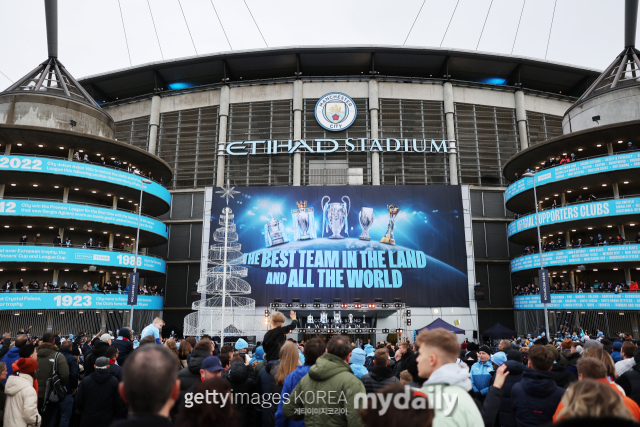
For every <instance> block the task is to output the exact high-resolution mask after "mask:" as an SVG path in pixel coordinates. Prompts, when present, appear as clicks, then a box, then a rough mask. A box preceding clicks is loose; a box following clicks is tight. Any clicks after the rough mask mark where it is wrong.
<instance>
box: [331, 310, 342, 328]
mask: <svg viewBox="0 0 640 427" xmlns="http://www.w3.org/2000/svg"><path fill="white" fill-rule="evenodd" d="M333 323H335V324H338V325H339V324H340V323H342V316H341V315H340V312H339V311H334V312H333Z"/></svg>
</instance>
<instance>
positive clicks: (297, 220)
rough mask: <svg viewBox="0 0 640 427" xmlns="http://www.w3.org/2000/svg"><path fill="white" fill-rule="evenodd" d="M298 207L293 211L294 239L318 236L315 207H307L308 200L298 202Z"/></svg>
mask: <svg viewBox="0 0 640 427" xmlns="http://www.w3.org/2000/svg"><path fill="white" fill-rule="evenodd" d="M296 205H298V209H294V210H292V211H291V215H292V216H293V241H294V242H297V241H298V240H309V239H315V238H316V223H315V221H314V218H313V208H307V201H306V200H305V201H304V202H296Z"/></svg>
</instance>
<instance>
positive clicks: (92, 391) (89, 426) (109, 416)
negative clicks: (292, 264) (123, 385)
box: [75, 357, 120, 427]
mask: <svg viewBox="0 0 640 427" xmlns="http://www.w3.org/2000/svg"><path fill="white" fill-rule="evenodd" d="M75 403H76V411H78V412H80V413H81V414H82V417H81V419H80V426H81V427H93V426H97V427H101V426H102V427H107V426H109V425H110V424H111V422H112V421H113V420H114V418H115V416H116V415H117V413H118V410H119V407H120V398H119V396H118V380H117V379H116V378H115V377H114V376H113V375H111V374H110V373H109V359H107V358H106V357H98V358H97V359H96V361H95V365H94V371H93V372H92V373H91V375H88V376H86V377H85V378H84V379H83V380H82V382H81V383H80V387H78V392H77V393H76V399H75Z"/></svg>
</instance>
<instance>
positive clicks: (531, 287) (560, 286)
mask: <svg viewBox="0 0 640 427" xmlns="http://www.w3.org/2000/svg"><path fill="white" fill-rule="evenodd" d="M549 288H550V290H551V293H552V294H554V293H585V292H613V293H616V294H619V293H621V292H638V282H637V281H636V280H632V281H631V283H627V282H620V283H614V282H613V281H611V280H607V281H606V282H600V281H599V280H598V279H595V280H594V281H593V283H591V284H590V283H589V282H585V281H584V280H581V281H580V282H578V283H577V284H576V285H575V286H574V285H573V284H572V283H571V282H569V281H568V280H565V281H553V282H552V283H550V284H549ZM539 294H540V287H539V286H537V285H536V284H535V283H531V284H528V285H524V286H520V285H516V286H514V288H513V296H518V295H539Z"/></svg>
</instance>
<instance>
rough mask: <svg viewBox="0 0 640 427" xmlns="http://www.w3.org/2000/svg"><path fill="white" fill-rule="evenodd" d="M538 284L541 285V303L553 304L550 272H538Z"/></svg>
mask: <svg viewBox="0 0 640 427" xmlns="http://www.w3.org/2000/svg"><path fill="white" fill-rule="evenodd" d="M538 283H539V284H540V302H541V303H545V302H551V287H550V286H549V270H547V269H543V270H538Z"/></svg>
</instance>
